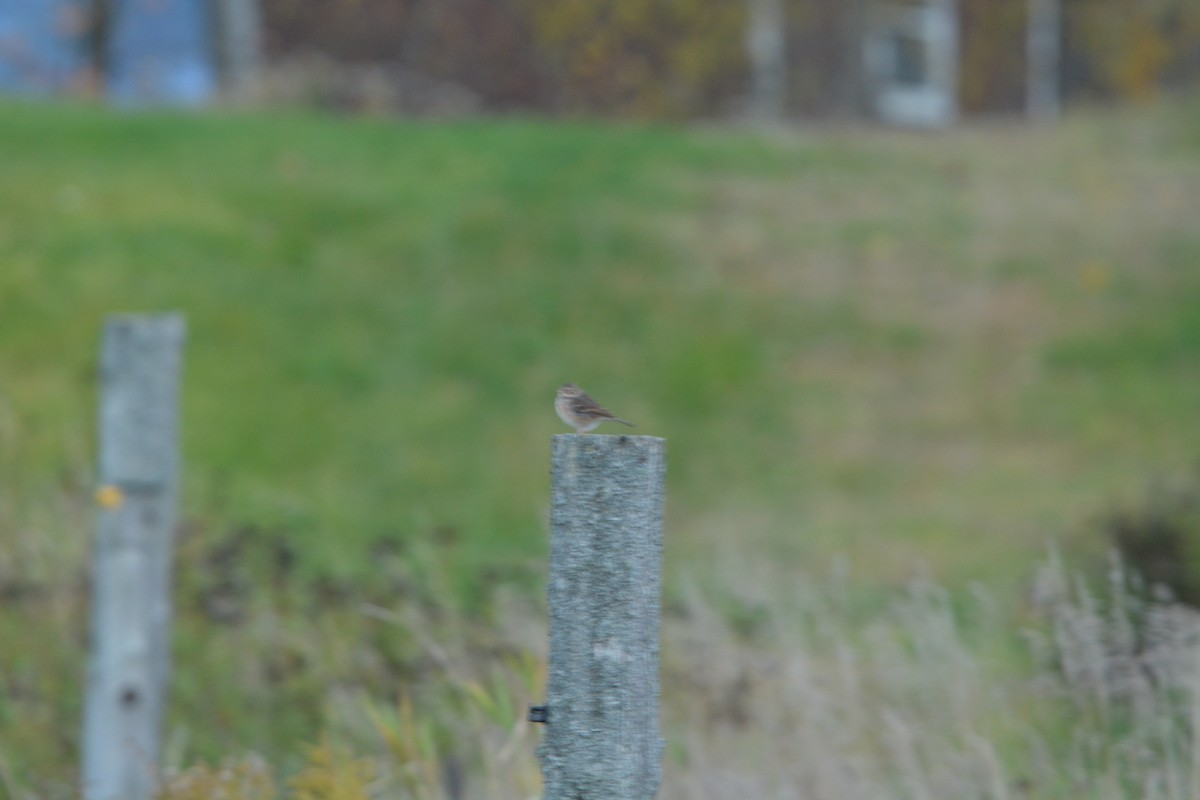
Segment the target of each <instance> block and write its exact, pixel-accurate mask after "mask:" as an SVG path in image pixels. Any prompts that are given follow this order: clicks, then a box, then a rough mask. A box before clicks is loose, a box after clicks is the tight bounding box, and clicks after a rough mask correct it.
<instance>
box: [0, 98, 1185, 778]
mask: <svg viewBox="0 0 1200 800" xmlns="http://www.w3.org/2000/svg"><path fill="white" fill-rule="evenodd" d="M1198 141H1200V117H1198V116H1197V115H1196V114H1195V113H1194V111H1193V110H1192V108H1191V106H1189V105H1187V104H1185V103H1182V102H1180V103H1177V104H1176V105H1174V106H1170V105H1167V106H1163V107H1156V108H1152V109H1140V110H1137V111H1131V112H1123V113H1118V112H1105V113H1088V114H1080V115H1078V116H1077V117H1074V118H1071V119H1068V120H1067V121H1066V122H1065V123H1064V124H1063V125H1062V126H1061V127H1058V128H1054V129H1048V128H1046V129H1041V128H1038V129H1026V128H1021V127H1018V126H1015V125H1001V126H993V127H990V128H988V127H980V128H966V129H963V130H960V131H956V132H952V133H948V134H941V135H936V136H929V137H918V136H913V135H904V134H886V133H873V132H863V131H842V132H835V133H806V132H798V133H796V134H795V135H791V134H788V135H782V134H771V135H767V134H754V133H747V132H737V131H714V130H684V129H673V128H654V127H639V126H614V125H600V124H578V123H576V124H550V123H542V122H535V121H525V120H507V121H475V122H456V123H438V124H429V123H415V122H402V121H382V120H346V119H331V118H323V117H317V116H309V115H302V114H291V115H282V114H271V115H266V114H264V115H244V116H238V115H227V116H226V115H196V116H177V115H156V114H146V115H136V116H129V115H119V114H113V113H109V112H105V111H101V110H96V109H92V108H82V107H51V106H30V105H5V106H0V380H2V382H0V590H2V591H3V593H4V596H5V597H6V598H9V599H6V600H5V602H4V604H3V606H0V651H3V652H5V653H15V654H17V655H15V656H14V657H12V658H11V659H6V660H5V663H4V664H3V666H0V681H3V684H2V685H0V754H3V755H4V760H3V761H2V762H0V773H2V774H3V776H4V777H5V778H6V780H8V781H10V782H11V783H12V785H14V786H18V787H36V790H37V791H40V792H42V793H43V794H44V795H46V796H51V795H53V794H54V793H55V792H56V791H59V790H58V789H56V788H55V787H63V786H68V785H70V782H71V780H72V770H73V765H74V760H75V753H74V747H75V741H76V739H75V735H76V730H77V723H78V711H79V705H80V698H79V691H80V690H79V679H80V677H81V676H82V669H83V665H82V660H81V659H82V654H83V650H82V645H83V641H84V636H85V635H86V631H85V629H84V619H85V618H86V617H85V612H84V601H85V599H86V593H85V591H84V585H83V575H84V570H85V568H86V550H87V539H88V535H89V533H90V529H91V509H90V502H91V501H90V497H91V491H92V489H93V483H94V471H93V466H92V465H93V461H94V444H93V440H94V417H95V404H96V398H95V386H96V381H95V376H94V368H95V360H96V351H97V348H98V344H99V331H100V329H101V326H102V323H103V319H104V317H105V316H106V315H107V314H110V313H114V312H124V311H154V310H168V309H171V310H180V311H183V312H184V313H185V314H186V315H187V319H188V326H189V342H188V347H187V367H186V375H185V392H184V398H185V399H184V419H185V427H184V453H185V473H184V487H185V492H184V534H183V538H182V539H181V542H180V547H179V552H180V564H181V566H180V580H179V587H180V588H179V597H178V606H179V630H178V633H177V636H176V653H177V661H178V662H179V664H180V669H179V670H178V674H177V683H176V691H175V696H174V706H173V711H172V725H173V730H175V731H177V732H179V737H181V738H179V741H181V742H183V743H182V744H180V745H179V747H178V749H177V752H176V755H177V756H178V757H179V758H180V759H181V760H182V761H184V762H185V763H187V762H190V760H192V759H194V758H196V757H198V756H202V757H206V758H209V759H217V758H219V757H221V756H223V755H226V754H229V753H237V752H244V751H246V750H256V751H259V752H262V753H264V754H265V755H267V756H268V758H271V759H272V760H281V759H287V758H290V757H293V756H294V754H295V753H297V752H298V745H297V743H298V742H299V741H301V740H308V741H312V740H315V737H316V735H317V733H318V732H319V731H320V730H321V729H322V728H325V727H328V726H329V725H330V724H331V722H330V720H331V719H332V718H333V717H332V716H331V715H333V711H332V710H331V709H333V708H335V707H336V703H335V702H334V700H332V699H331V697H332V696H333V694H331V693H333V692H334V688H335V687H343V688H344V687H356V688H359V689H362V690H363V691H366V692H369V693H372V694H373V695H383V696H388V693H395V692H396V691H397V688H398V686H429V685H436V682H437V670H436V669H434V668H433V667H432V666H430V665H429V664H428V663H427V658H426V657H425V655H424V653H425V650H424V648H423V646H422V645H421V643H420V641H419V637H418V638H414V636H413V635H411V632H409V633H405V631H404V630H397V629H393V628H389V627H386V626H383V627H381V626H380V625H379V624H378V622H377V621H373V620H372V619H370V618H366V617H364V616H363V614H362V613H361V606H362V604H363V603H364V602H371V603H375V604H378V605H381V606H384V607H387V608H394V607H401V608H410V607H412V608H421V609H426V610H427V612H423V613H429V614H430V615H432V616H431V619H432V620H433V621H432V622H430V625H431V628H432V630H434V631H436V632H437V634H438V635H446V636H457V637H463V638H464V640H466V641H468V642H470V643H471V646H473V647H478V648H480V649H481V650H482V651H485V652H495V651H499V652H507V651H509V650H511V649H513V648H515V647H516V645H514V644H513V643H512V642H506V641H505V640H504V639H503V637H500V636H499V635H497V634H496V633H495V630H494V629H496V628H497V627H498V626H501V623H502V622H503V620H501V619H500V617H501V616H502V615H501V614H500V613H499V612H498V611H497V606H496V602H495V601H496V597H497V594H498V593H504V592H509V591H513V590H515V591H516V593H517V594H518V595H519V596H530V597H536V596H537V593H538V592H539V591H540V587H541V580H542V569H543V566H544V559H545V551H546V530H545V519H544V517H545V508H546V503H547V496H548V478H547V465H548V451H549V447H548V444H549V443H548V438H549V436H550V435H551V434H553V433H555V432H558V431H560V426H559V424H558V421H557V420H556V419H555V418H554V416H553V414H552V413H551V412H550V398H551V396H552V395H553V391H554V388H555V387H556V386H557V385H558V384H559V383H561V382H563V381H565V380H573V381H575V382H577V383H579V384H581V385H582V386H584V387H585V388H587V389H588V390H589V391H591V392H592V393H594V394H595V395H596V396H597V397H599V398H600V399H601V401H602V402H604V403H606V404H607V405H609V406H611V407H612V408H614V410H616V411H617V412H618V413H621V414H622V415H623V416H627V417H629V418H631V419H633V420H635V421H636V422H638V424H639V429H638V432H642V433H648V434H655V435H661V436H665V437H667V438H668V439H669V440H670V478H669V481H670V484H669V491H670V499H669V519H668V540H669V544H668V548H669V551H668V572H669V584H668V595H669V596H670V595H671V593H672V592H674V591H676V589H674V588H672V587H673V586H674V585H676V584H677V583H678V582H679V581H681V580H683V579H684V578H685V577H686V576H690V575H694V574H696V573H699V574H701V575H704V574H705V571H706V566H705V565H706V564H708V563H711V562H712V561H713V560H714V558H716V556H715V554H716V553H719V552H724V550H723V548H724V547H725V544H724V543H725V542H726V540H728V539H731V538H733V539H736V540H737V541H738V542H740V543H744V546H743V547H741V548H739V549H738V550H736V551H735V552H733V553H731V554H730V558H731V559H732V561H733V564H734V567H735V568H736V567H737V565H738V564H744V565H745V568H746V570H747V572H748V573H753V570H754V569H755V565H756V564H758V563H760V562H768V561H771V562H775V563H782V564H796V565H799V564H811V563H814V562H816V563H824V562H825V561H826V560H828V559H830V558H834V557H841V556H845V557H846V558H847V559H848V560H849V561H850V563H852V564H853V570H854V573H855V575H856V576H858V580H859V581H861V583H862V584H863V585H862V586H861V587H860V588H859V590H858V591H860V592H861V593H862V595H863V596H864V597H880V598H882V597H886V596H887V592H889V591H890V588H889V587H892V586H896V585H899V584H902V583H904V582H905V581H907V580H908V579H909V578H910V577H911V575H912V573H913V570H914V565H916V564H923V565H925V567H924V568H925V569H927V570H929V571H931V572H932V573H933V574H934V575H935V576H936V577H937V578H938V579H939V580H940V581H943V582H945V583H946V584H947V585H949V586H950V587H951V588H952V590H954V591H957V590H959V589H960V588H961V587H963V586H965V585H966V584H967V583H968V582H969V581H973V580H982V581H984V582H985V583H987V584H989V585H991V586H993V587H996V589H997V591H999V592H1001V593H1002V595H1003V596H1006V597H1007V596H1013V597H1015V596H1016V593H1015V590H1016V589H1017V587H1018V586H1019V584H1020V582H1021V581H1022V580H1023V579H1024V577H1025V576H1027V575H1028V573H1029V570H1030V568H1031V564H1032V563H1033V562H1034V560H1035V559H1036V558H1038V557H1039V555H1040V554H1041V553H1042V552H1043V551H1044V546H1045V542H1046V540H1047V539H1048V538H1050V537H1059V538H1063V539H1066V540H1068V541H1070V542H1072V543H1073V544H1077V545H1078V546H1079V547H1081V548H1082V549H1083V550H1084V551H1085V552H1089V553H1093V554H1094V553H1096V552H1099V551H1100V550H1101V549H1102V547H1103V543H1102V542H1100V541H1099V540H1098V538H1097V536H1096V535H1095V532H1094V531H1093V530H1092V529H1090V528H1089V527H1088V526H1087V524H1086V521H1087V520H1088V519H1089V518H1090V517H1091V516H1093V515H1094V514H1095V513H1097V511H1100V510H1103V509H1104V508H1106V507H1108V506H1109V505H1110V504H1111V503H1112V502H1113V501H1114V499H1120V498H1122V497H1127V496H1128V495H1129V494H1131V493H1133V492H1136V491H1137V490H1138V489H1139V488H1140V487H1141V486H1142V484H1143V483H1144V481H1145V480H1146V479H1148V478H1149V477H1151V476H1152V475H1154V474H1157V473H1170V472H1173V471H1178V470H1181V469H1184V468H1185V467H1186V466H1188V465H1190V464H1191V463H1192V462H1193V461H1194V460H1195V459H1196V457H1197V455H1198V454H1200V426H1197V425H1196V424H1195V409H1196V408H1198V407H1200V370H1196V369H1195V368H1194V366H1195V364H1196V363H1197V358H1198V356H1200V328H1198V327H1197V320H1198V319H1200V314H1198V313H1197V311H1196V309H1197V308H1198V307H1200V270H1197V269H1196V266H1197V264H1198V263H1200V230H1198V229H1197V227H1196V223H1195V213H1194V210H1195V209H1196V208H1197V207H1200V149H1198V148H1197V147H1196V142H1198ZM735 572H736V569H735ZM712 580H716V578H712ZM1010 593H1011V594H1010ZM868 605H870V603H869V602H868ZM434 610H437V611H436V613H435V611H434ZM731 614H732V615H733V616H734V617H735V618H736V619H735V620H734V621H735V622H736V620H737V619H742V618H745V619H746V620H749V622H747V623H745V624H750V625H751V627H753V623H754V620H756V619H758V616H757V615H758V614H759V611H758V610H757V609H756V608H755V607H753V606H750V607H745V608H741V607H738V606H736V604H735V606H734V607H732V611H731ZM489 648H493V650H491V651H489ZM431 691H432V690H431ZM433 694H435V695H436V692H433ZM437 702H440V701H436V702H435V701H434V700H429V703H430V706H429V707H430V708H436V707H439V706H437ZM268 719H269V720H270V722H267V720H268ZM31 734H32V735H31ZM31 790H32V789H31ZM63 791H65V790H63Z"/></svg>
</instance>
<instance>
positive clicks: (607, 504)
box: [530, 434, 666, 800]
mask: <svg viewBox="0 0 1200 800" xmlns="http://www.w3.org/2000/svg"><path fill="white" fill-rule="evenodd" d="M665 475H666V441H665V440H663V439H658V438H655V437H652V436H599V435H578V434H563V435H560V436H555V437H554V446H553V462H552V483H553V490H552V491H553V506H552V510H551V532H550V582H549V586H548V589H547V596H548V599H549V604H550V664H549V680H548V685H547V699H546V706H545V707H539V708H534V709H531V714H530V716H531V719H534V720H535V721H543V722H545V723H546V733H545V738H544V739H543V741H542V744H541V746H540V747H539V748H538V756H539V758H540V760H541V764H542V775H543V777H544V783H545V791H544V794H543V798H544V800H649V799H650V798H653V797H654V796H655V794H656V793H657V792H658V786H659V783H660V782H661V779H662V753H663V746H664V742H663V740H662V738H661V736H660V735H659V723H658V671H659V614H660V604H661V594H662V591H661V588H662V509H663V482H664V477H665Z"/></svg>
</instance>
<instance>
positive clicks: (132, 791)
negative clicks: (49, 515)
mask: <svg viewBox="0 0 1200 800" xmlns="http://www.w3.org/2000/svg"><path fill="white" fill-rule="evenodd" d="M183 340H184V321H183V317H182V316H180V315H178V314H165V315H161V316H119V317H111V318H109V319H108V321H107V323H106V325H105V329H104V340H103V343H102V345H101V351H100V420H99V422H100V425H99V434H100V458H99V462H100V463H99V478H100V488H99V489H98V491H97V493H96V499H97V502H98V504H99V507H100V508H99V518H98V520H97V529H96V538H95V544H94V553H93V573H92V641H91V647H92V650H91V655H90V663H89V665H88V677H87V697H86V699H85V705H84V723H83V770H82V783H83V796H84V798H85V800H149V798H150V797H152V796H153V793H154V790H155V788H156V785H157V782H158V769H159V764H158V759H159V749H160V748H159V739H160V735H161V727H162V719H163V711H164V704H165V701H166V695H167V684H168V675H169V672H170V627H169V626H170V618H171V592H170V588H171V586H170V583H171V559H172V550H173V547H172V545H173V541H172V540H173V533H174V528H175V515H176V499H177V492H178V488H177V484H178V473H179V374H180V366H181V360H182V348H183Z"/></svg>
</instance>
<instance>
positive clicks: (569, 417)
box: [554, 383, 635, 433]
mask: <svg viewBox="0 0 1200 800" xmlns="http://www.w3.org/2000/svg"><path fill="white" fill-rule="evenodd" d="M554 410H555V411H557V412H558V418H559V419H561V420H562V421H563V422H565V423H567V424H568V425H570V426H571V427H572V428H574V429H575V432H576V433H587V432H588V431H590V430H591V429H592V428H595V427H596V426H597V425H599V424H600V423H601V422H609V421H612V422H619V423H621V424H622V425H628V426H629V427H631V428H633V427H635V426H634V424H633V423H632V422H628V421H627V420H623V419H621V418H620V417H615V416H613V413H612V412H611V411H609V410H608V409H607V408H605V407H604V406H602V405H600V404H599V403H597V402H596V401H595V400H593V399H592V398H590V397H588V396H587V392H585V391H583V389H580V388H579V387H578V386H576V385H575V384H573V383H564V384H563V385H562V386H560V387H558V395H557V396H556V397H555V398H554Z"/></svg>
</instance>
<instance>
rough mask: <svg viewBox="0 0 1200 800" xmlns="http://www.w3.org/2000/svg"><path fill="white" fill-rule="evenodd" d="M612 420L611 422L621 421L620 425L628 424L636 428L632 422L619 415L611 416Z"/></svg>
mask: <svg viewBox="0 0 1200 800" xmlns="http://www.w3.org/2000/svg"><path fill="white" fill-rule="evenodd" d="M612 421H613V422H619V423H621V424H622V425H628V426H629V427H631V428H636V427H637V425H634V424H633V423H632V422H630V421H629V420H627V419H621V418H620V417H613V418H612Z"/></svg>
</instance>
